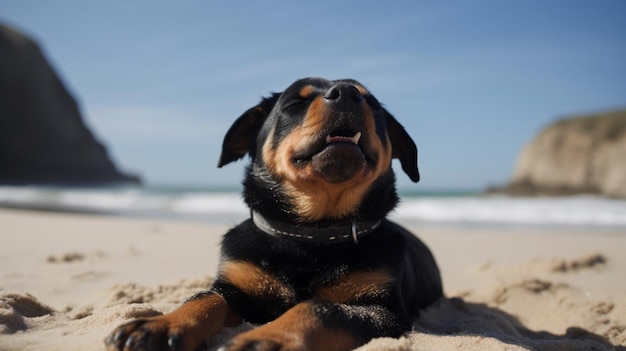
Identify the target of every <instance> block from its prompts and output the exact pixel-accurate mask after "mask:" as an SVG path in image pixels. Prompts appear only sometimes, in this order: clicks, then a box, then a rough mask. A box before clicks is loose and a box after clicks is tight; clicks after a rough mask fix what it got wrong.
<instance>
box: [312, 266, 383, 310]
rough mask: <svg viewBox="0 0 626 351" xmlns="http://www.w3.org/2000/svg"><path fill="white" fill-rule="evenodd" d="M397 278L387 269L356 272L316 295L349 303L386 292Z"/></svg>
mask: <svg viewBox="0 0 626 351" xmlns="http://www.w3.org/2000/svg"><path fill="white" fill-rule="evenodd" d="M394 280H395V278H394V277H393V275H391V273H389V272H387V271H383V270H381V271H374V272H354V273H349V274H348V275H346V276H344V277H341V278H339V279H338V280H337V282H336V283H334V284H332V285H330V286H327V287H324V288H321V289H319V290H318V291H316V292H315V296H316V297H319V298H320V299H322V300H326V301H330V302H336V303H349V302H355V301H359V300H363V299H367V298H368V297H375V296H380V295H382V294H385V293H386V292H387V291H388V290H389V286H390V285H391V283H393V281H394Z"/></svg>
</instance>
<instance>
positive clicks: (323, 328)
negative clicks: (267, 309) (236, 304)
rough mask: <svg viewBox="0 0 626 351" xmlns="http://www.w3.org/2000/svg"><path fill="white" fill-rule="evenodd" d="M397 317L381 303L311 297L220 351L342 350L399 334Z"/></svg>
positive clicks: (242, 335) (244, 334)
mask: <svg viewBox="0 0 626 351" xmlns="http://www.w3.org/2000/svg"><path fill="white" fill-rule="evenodd" d="M402 329H403V327H402V326H401V323H400V321H399V319H398V316H397V315H396V314H395V313H393V312H392V311H390V310H388V309H387V308H385V307H382V306H378V305H369V306H355V305H349V304H339V303H332V302H326V301H322V300H309V301H307V302H303V303H299V304H297V305H296V306H294V307H292V308H291V309H289V310H288V311H287V312H285V313H284V314H283V315H282V316H280V317H279V318H278V319H276V320H274V321H273V322H270V323H267V324H265V325H263V326H261V327H258V328H256V329H253V330H251V331H249V332H246V333H243V334H240V335H238V336H236V337H235V338H233V339H232V340H231V341H230V342H229V343H228V344H227V345H225V346H223V347H222V348H221V349H220V351H247V350H255V351H274V350H280V351H315V350H320V351H322V350H324V351H343V350H352V349H354V348H355V347H358V346H360V345H362V344H364V343H366V342H367V341H369V340H370V339H372V338H374V337H379V336H394V337H397V336H400V334H401V330H402Z"/></svg>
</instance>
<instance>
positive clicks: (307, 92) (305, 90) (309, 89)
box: [298, 85, 315, 99]
mask: <svg viewBox="0 0 626 351" xmlns="http://www.w3.org/2000/svg"><path fill="white" fill-rule="evenodd" d="M314 91H315V88H314V87H313V86H312V85H305V86H303V87H302V89H300V91H299V92H298V93H299V94H300V97H301V98H304V99H306V98H308V97H309V96H311V94H313V92H314Z"/></svg>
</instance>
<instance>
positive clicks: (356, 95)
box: [324, 83, 363, 110]
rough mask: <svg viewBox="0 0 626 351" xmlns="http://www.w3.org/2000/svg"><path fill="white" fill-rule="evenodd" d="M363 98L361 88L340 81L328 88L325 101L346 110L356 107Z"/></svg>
mask: <svg viewBox="0 0 626 351" xmlns="http://www.w3.org/2000/svg"><path fill="white" fill-rule="evenodd" d="M361 100H363V96H362V95H361V92H359V89H357V88H356V87H355V86H354V85H351V84H347V83H338V84H335V85H333V86H332V87H330V88H329V89H328V90H326V93H325V94H324V101H326V103H328V104H334V105H337V106H339V107H343V109H345V110H351V109H354V108H355V107H356V106H357V105H358V104H359V103H360V102H361Z"/></svg>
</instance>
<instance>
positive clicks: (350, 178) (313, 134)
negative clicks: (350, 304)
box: [218, 78, 419, 221]
mask: <svg viewBox="0 0 626 351" xmlns="http://www.w3.org/2000/svg"><path fill="white" fill-rule="evenodd" d="M246 154H249V155H250V156H251V158H252V167H251V168H250V170H249V173H254V174H257V175H259V174H264V175H265V176H264V178H267V179H266V180H269V179H271V182H272V183H273V184H272V187H273V188H274V189H273V190H274V191H278V192H280V193H281V194H282V195H284V196H286V197H287V198H288V200H287V202H289V205H290V206H292V207H291V208H290V211H292V213H294V214H295V215H296V216H297V217H299V219H300V220H302V221H317V220H322V219H343V218H347V217H351V216H355V215H356V212H357V211H358V209H359V207H360V206H361V203H362V201H363V200H364V197H365V196H366V195H367V194H368V192H369V190H370V188H371V187H372V185H373V184H374V183H375V182H376V181H377V180H379V179H381V178H382V177H384V176H385V177H388V178H390V181H391V182H393V176H391V177H389V174H391V175H392V174H393V173H392V170H391V159H392V158H398V159H399V160H400V162H401V164H402V169H403V170H404V171H405V172H406V174H407V175H408V176H409V178H411V180H413V181H414V182H417V181H419V172H418V169H417V148H416V147H415V143H414V142H413V140H412V139H411V137H410V136H409V135H408V134H407V133H406V131H405V130H404V128H403V127H402V126H401V125H400V124H399V123H398V122H397V121H396V119H395V118H394V117H393V116H392V115H391V114H390V113H389V112H387V110H385V109H384V108H383V107H382V106H381V104H380V103H379V102H378V101H377V100H376V98H375V97H374V96H373V95H372V94H371V93H370V92H369V91H368V90H367V89H366V88H365V87H363V85H361V84H360V83H358V82H357V81H354V80H347V79H346V80H335V81H329V80H325V79H321V78H305V79H301V80H298V81H296V82H295V83H293V84H292V85H291V86H289V87H288V88H287V89H286V90H285V91H284V92H283V93H279V94H273V95H272V96H271V97H269V98H265V99H263V100H262V101H261V103H260V104H259V105H257V106H255V107H253V108H251V109H249V110H248V111H246V112H245V113H244V114H243V115H242V116H241V117H239V118H238V119H237V120H236V121H235V123H234V124H233V126H232V127H231V128H230V130H229V131H228V132H227V134H226V136H225V138H224V144H223V148H222V154H221V157H220V160H219V163H218V167H221V166H223V165H226V164H228V163H230V162H232V161H235V160H238V159H240V158H241V157H243V156H244V155H246Z"/></svg>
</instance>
